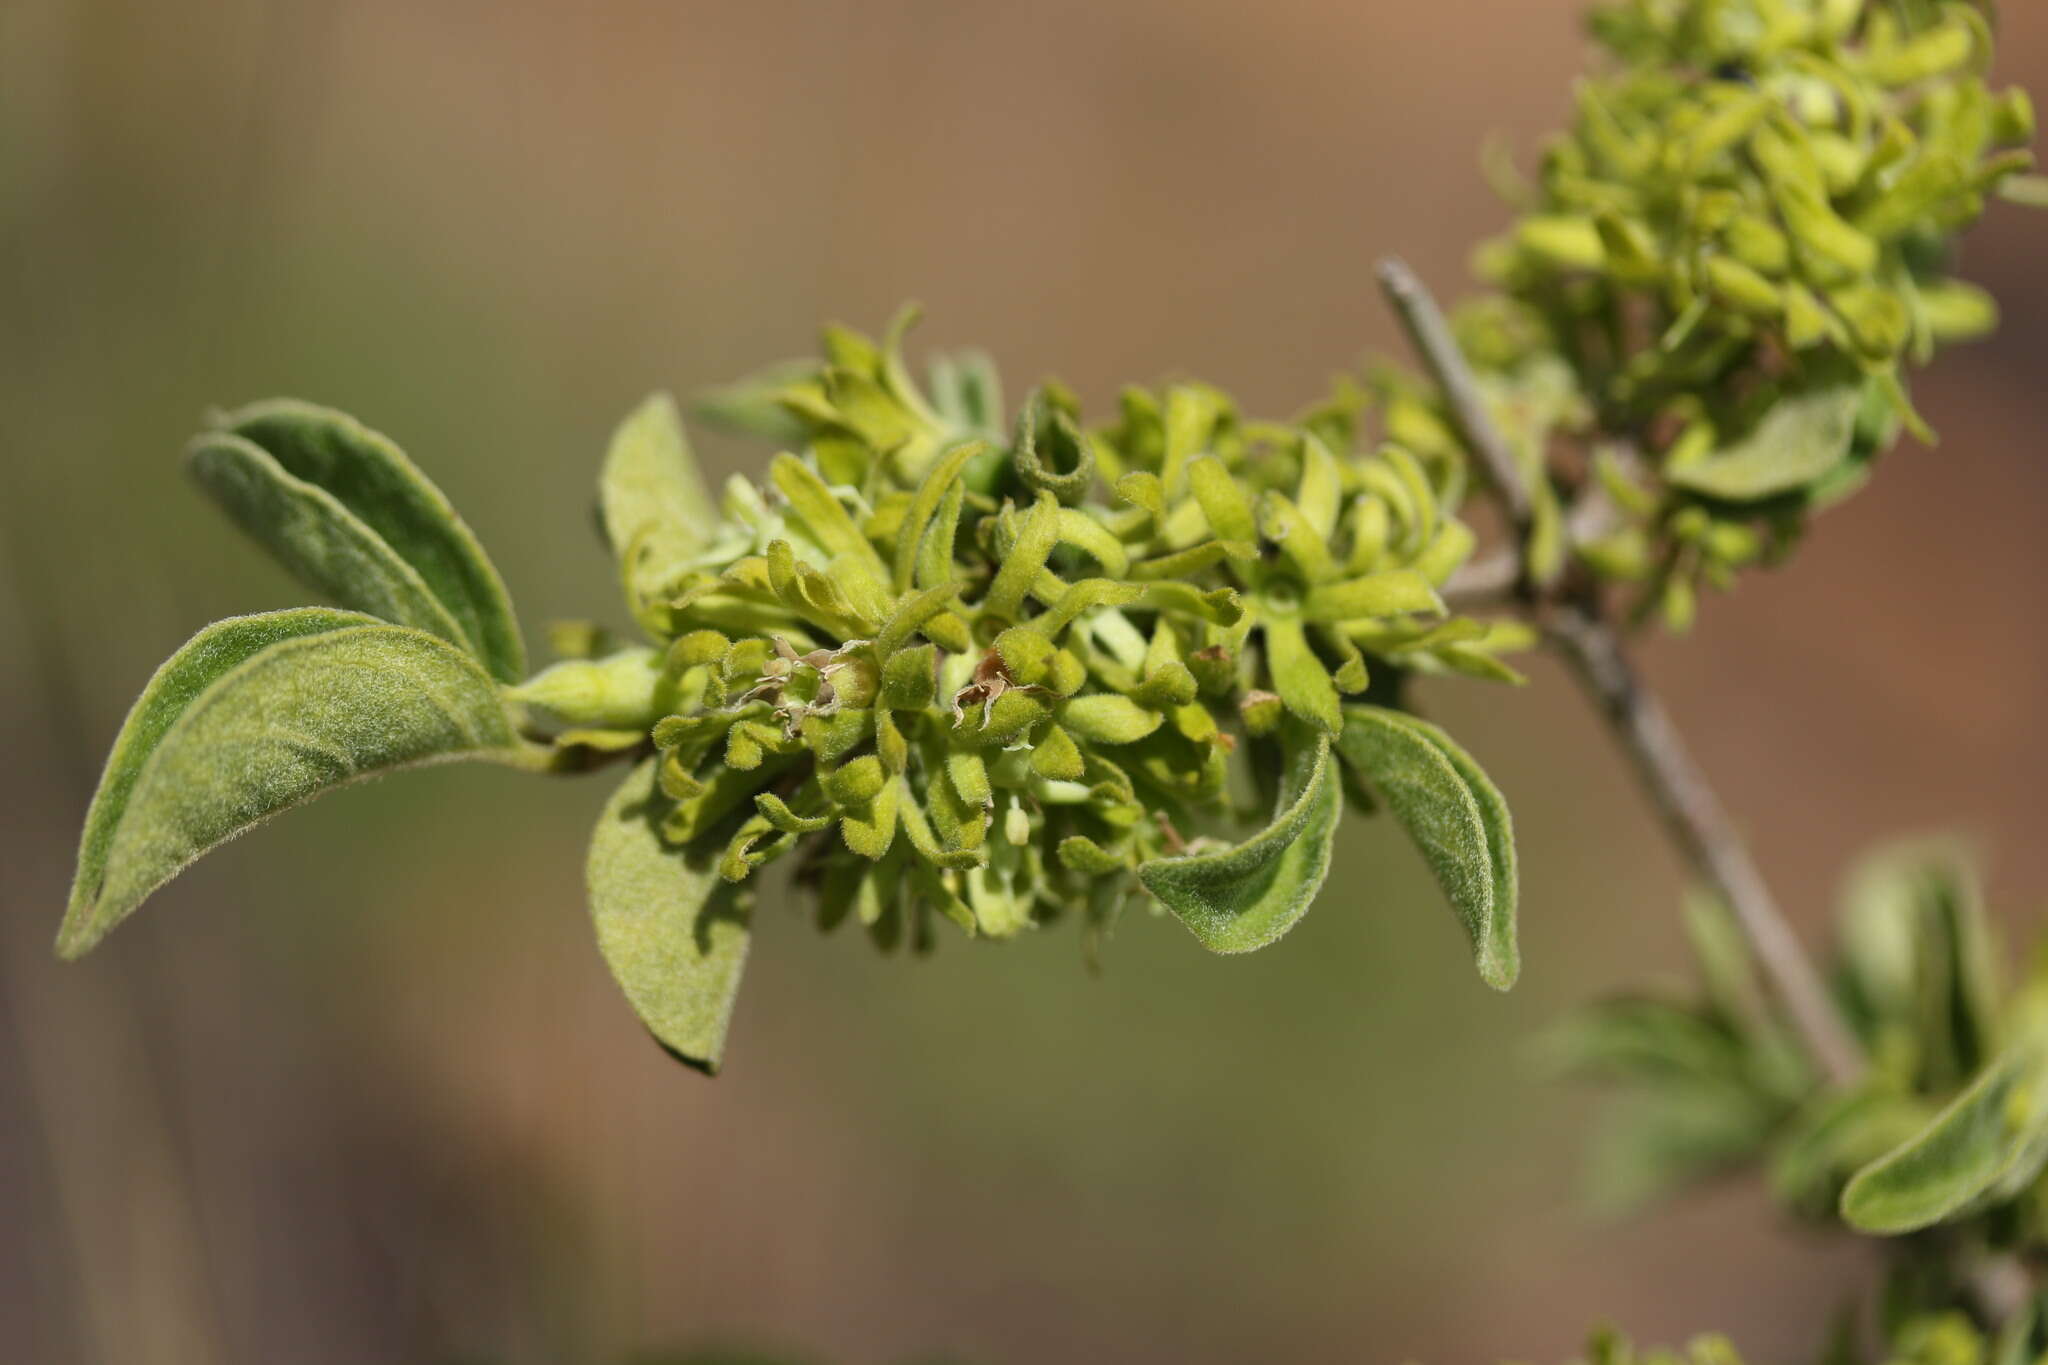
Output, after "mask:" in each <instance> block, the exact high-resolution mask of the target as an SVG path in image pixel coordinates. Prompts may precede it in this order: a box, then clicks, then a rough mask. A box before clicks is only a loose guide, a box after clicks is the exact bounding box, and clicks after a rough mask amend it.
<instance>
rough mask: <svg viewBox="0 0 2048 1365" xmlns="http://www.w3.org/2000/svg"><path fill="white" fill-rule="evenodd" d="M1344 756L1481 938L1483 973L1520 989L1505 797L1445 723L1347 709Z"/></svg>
mask: <svg viewBox="0 0 2048 1365" xmlns="http://www.w3.org/2000/svg"><path fill="white" fill-rule="evenodd" d="M1337 746H1338V751H1339V752H1340V753H1341V754H1342V755H1343V756H1344V759H1345V760H1346V761H1347V762H1349V763H1350V764H1351V765H1352V766H1353V767H1354V768H1356V769H1357V770H1358V771H1359V772H1360V773H1361V774H1363V775H1364V776H1365V777H1366V779H1367V780H1368V781H1370V782H1371V783H1372V785H1373V786H1374V787H1375V788H1377V789H1378V791H1379V793H1380V795H1381V796H1382V797H1384V798H1385V800H1386V803H1387V808H1388V809H1389V810H1391V811H1393V813H1394V817H1395V818H1396V819H1398V820H1399V821H1400V822H1401V824H1402V826H1403V827H1404V828H1405V829H1406V830H1407V831H1408V836H1409V838H1411V839H1413V840H1414V841H1415V846H1416V847H1417V848H1418V849H1420V850H1421V851H1422V856H1423V858H1424V859H1425V860H1426V861H1427V862H1428V863H1429V866H1430V870H1431V871H1432V872H1434V873H1435V874H1436V879H1437V884H1438V885H1440V886H1441V887H1443V890H1444V895H1445V896H1447V897H1449V898H1450V902H1451V907H1452V908H1453V909H1454V910H1456V911H1457V912H1458V918H1459V920H1460V921H1461V922H1462V923H1463V924H1464V926H1465V932H1466V934H1467V935H1468V936H1470V938H1471V940H1472V954H1473V959H1474V961H1475V962H1476V963H1477V965H1478V967H1479V975H1480V977H1481V978H1482V979H1483V980H1484V981H1485V982H1486V984H1487V985H1489V986H1492V987H1493V988H1494V989H1495V990H1502V991H1504V990H1506V989H1508V987H1510V986H1512V985H1514V984H1515V977H1516V975H1517V974H1518V973H1519V972H1520V971H1521V955H1520V952H1519V950H1518V949H1517V947H1516V944H1515V900H1516V896H1517V894H1518V891H1517V882H1516V873H1515V831H1514V821H1513V819H1512V818H1511V817H1510V816H1509V814H1508V806H1507V802H1506V801H1505V800H1504V799H1502V797H1501V794H1500V791H1499V789H1498V788H1496V787H1495V786H1494V785H1493V783H1492V782H1491V781H1490V780H1489V779H1488V778H1487V776H1486V774H1485V773H1484V772H1482V771H1481V770H1480V768H1479V765H1478V764H1477V763H1474V762H1473V761H1472V759H1471V757H1470V756H1469V755H1467V754H1466V753H1465V751H1464V750H1463V749H1461V748H1459V747H1458V746H1457V745H1456V744H1455V743H1453V742H1452V740H1451V738H1450V736H1448V735H1446V734H1445V733H1444V732H1443V731H1442V730H1439V729H1438V728H1437V727H1436V726H1434V725H1431V724H1429V723H1427V722H1426V721H1420V720H1417V719H1416V718H1415V717H1413V716H1410V715H1407V714H1406V713H1404V712H1400V711H1390V710H1386V709H1385V708H1382V707H1377V706H1351V707H1346V708H1345V710H1344V729H1343V731H1342V732H1341V733H1340V734H1339V735H1338V738H1337Z"/></svg>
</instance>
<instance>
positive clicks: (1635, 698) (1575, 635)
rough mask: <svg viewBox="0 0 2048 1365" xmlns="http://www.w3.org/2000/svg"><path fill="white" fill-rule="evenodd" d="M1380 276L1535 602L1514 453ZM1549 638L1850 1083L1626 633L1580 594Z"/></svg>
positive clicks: (1789, 941)
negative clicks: (1472, 457)
mask: <svg viewBox="0 0 2048 1365" xmlns="http://www.w3.org/2000/svg"><path fill="white" fill-rule="evenodd" d="M1380 284H1381V287H1382V289H1383V290H1384V291H1385V293H1386V296H1387V299H1388V301H1389V302H1390V303H1391V304H1392V305H1393V307H1394V310H1395V312H1397V313H1398V314H1399V315H1400V318H1401V322H1402V325H1403V326H1404V327H1405V328H1406V330H1407V332H1408V337H1409V340H1410V341H1411V342H1413V343H1414V346H1415V349H1416V351H1417V352H1418V353H1419V354H1420V356H1421V357H1422V362H1423V364H1424V366H1425V367H1426V368H1427V369H1428V370H1429V372H1430V374H1431V375H1432V377H1434V378H1435V380H1436V382H1437V385H1438V387H1439V388H1441V389H1442V390H1443V394H1444V399H1445V402H1446V403H1447V404H1448V405H1449V407H1450V412H1451V420H1452V422H1453V424H1454V425H1455V426H1456V427H1457V428H1458V431H1459V434H1460V435H1462V436H1463V437H1464V439H1465V441H1466V443H1467V444H1468V445H1469V446H1470V448H1471V449H1472V450H1473V451H1474V452H1475V453H1476V454H1477V455H1478V456H1479V460H1480V463H1481V464H1482V465H1483V466H1484V467H1485V469H1486V472H1487V475H1488V477H1489V479H1490V480H1491V481H1492V483H1493V486H1494V489H1495V491H1496V492H1497V493H1498V495H1499V497H1500V500H1501V506H1502V508H1503V510H1505V512H1506V513H1507V517H1508V522H1509V525H1510V527H1511V528H1512V530H1513V532H1514V536H1515V545H1514V548H1515V551H1516V553H1515V560H1516V562H1517V564H1518V565H1520V566H1522V568H1521V569H1519V570H1518V572H1517V574H1516V579H1517V581H1518V587H1519V595H1520V596H1521V597H1522V599H1523V600H1524V602H1525V603H1527V604H1528V605H1529V606H1530V607H1532V608H1534V607H1536V606H1538V605H1540V603H1539V602H1538V599H1537V594H1536V593H1535V591H1534V589H1533V585H1531V584H1530V583H1529V581H1528V579H1527V576H1526V564H1527V555H1526V554H1525V553H1523V552H1524V551H1525V550H1526V547H1527V543H1528V538H1529V531H1530V525H1531V520H1530V507H1531V502H1530V497H1529V490H1528V488H1527V487H1526V486H1525V485H1524V483H1523V482H1522V472H1521V468H1520V466H1519V465H1518V464H1517V462H1516V460H1515V458H1514V452H1513V451H1512V450H1510V449H1509V448H1508V445H1507V442H1506V441H1505V440H1504V439H1503V438H1502V436H1501V434H1500V431H1499V429H1498V428H1497V427H1495V426H1494V424H1493V420H1492V418H1491V417H1490V416H1489V415H1488V414H1487V411H1486V406H1485V403H1484V402H1483V401H1482V399H1481V397H1480V394H1479V386H1478V384H1477V383H1476V381H1475V380H1474V378H1473V375H1472V370H1471V367H1470V366H1469V365H1467V364H1466V362H1465V357H1464V355H1463V353H1462V352H1460V351H1459V349H1458V345H1457V342H1456V341H1455V340H1454V339H1453V338H1452V336H1451V331H1450V328H1449V326H1448V325H1447V324H1446V323H1445V322H1444V317H1443V313H1442V312H1441V310H1439V309H1438V307H1437V305H1436V301H1435V300H1434V299H1433V298H1431V297H1430V293H1429V290H1428V288H1427V286H1425V285H1424V284H1423V283H1422V281H1421V280H1420V279H1419V278H1417V277H1416V275H1415V272H1414V271H1412V270H1410V269H1409V268H1408V267H1407V266H1406V265H1403V264H1402V263H1401V262H1399V261H1387V262H1385V263H1383V264H1382V265H1381V266H1380ZM1546 638H1547V639H1548V640H1549V641H1550V643H1551V644H1552V646H1553V647H1554V648H1555V649H1557V651H1558V652H1559V653H1560V654H1562V655H1563V656H1564V658H1565V660H1566V661H1567V662H1568V663H1569V664H1570V665H1571V666H1572V672H1573V674H1574V676H1576V677H1577V678H1578V680H1579V682H1580V684H1581V685H1582V686H1583V687H1584V688H1585V689H1586V691H1587V693H1588V694H1589V695H1590V696H1591V697H1592V698H1593V699H1594V700H1595V701H1596V702H1597V703H1598V704H1599V707H1600V710H1601V713H1602V715H1603V716H1605V717H1606V719H1607V722H1608V725H1609V727H1610V728H1611V729H1612V730H1613V732H1614V734H1615V736H1616V738H1617V739H1619V740H1620V741H1621V744H1622V747H1623V748H1625V749H1626V750H1627V751H1628V754H1629V757H1630V759H1631V760H1633V762H1634V764H1635V768H1636V772H1637V775H1638V776H1639V777H1641V779H1642V782H1643V786H1644V788H1645V789H1646V790H1647V791H1648V793H1649V795H1650V798H1651V801H1652V803H1653V804H1654V805H1655V806H1656V808H1657V811H1658V813H1659V814H1660V815H1661V816H1663V818H1664V823H1665V825H1666V827H1667V828H1668V829H1669V830H1670V832H1671V835H1672V838H1673V839H1674V840H1675V841H1676V843H1677V844H1678V846H1679V848H1680V849H1682V850H1683V851H1684V853H1685V855H1686V857H1687V858H1688V859H1689V860H1690V861H1691V862H1692V864H1693V866H1694V868H1695V870H1696V871H1697V872H1698V874H1699V875H1700V876H1701V877H1703V878H1704V879H1705V880H1706V881H1707V882H1708V884H1709V885H1711V886H1712V887H1713V888H1714V889H1715V890H1716V891H1717V892H1718V893H1719V894H1720V896H1721V898H1722V900H1723V901H1725V902H1726V903H1727V905H1728V907H1729V909H1730V910H1731V911H1733V912H1734V914H1735V917H1736V920H1737V922H1738V923H1739V924H1740V925H1741V926H1742V929H1743V932H1744V933H1745V934H1746V935H1747V936H1748V938H1749V942H1750V947H1751V948H1752V950H1753V951H1754V952H1755V953H1756V956H1757V960H1758V961H1759V962H1760V963H1761V964H1762V965H1763V969H1764V972H1765V974H1766V975H1767V976H1769V978H1770V980H1771V984H1772V986H1773V987H1774V989H1775V990H1776V991H1777V994H1778V998H1779V999H1780V1000H1781V1001H1782V1002H1783V1003H1784V1005H1785V1009H1786V1012H1787V1013H1788V1014H1789V1015H1790V1016H1791V1020H1792V1023H1793V1026H1794V1027H1795V1028H1797V1029H1798V1031H1799V1034H1800V1036H1801V1037H1802V1038H1803V1039H1804V1040H1805V1043H1806V1046H1807V1048H1808V1049H1809V1050H1810V1051H1811V1052H1812V1054H1813V1057H1814V1059H1815V1060H1816V1061H1817V1062H1818V1063H1819V1064H1820V1066H1821V1067H1822V1068H1823V1069H1824V1070H1825V1071H1826V1072H1827V1074H1828V1076H1829V1077H1830V1078H1831V1079H1832V1080H1834V1081H1835V1082H1837V1083H1843V1082H1847V1081H1849V1080H1852V1079H1854V1078H1855V1076H1856V1074H1857V1073H1858V1072H1859V1071H1860V1070H1861V1069H1862V1063H1861V1060H1860V1054H1859V1051H1858V1049H1857V1047H1856V1044H1855V1042H1854V1040H1853V1039H1851V1038H1850V1036H1849V1033H1848V1030H1847V1029H1846V1028H1845V1027H1844V1026H1843V1023H1842V1019H1841V1017H1840V1015H1838V1014H1837V1013H1836V1012H1835V1009H1834V1006H1833V1004H1832V1003H1831V1002H1830V1001H1829V999H1828V994H1827V990H1826V988H1825V987H1824V986H1823V985H1822V983H1821V979H1820V975H1819V973H1817V972H1816V971H1815V970H1814V968H1813V964H1812V962H1811V961H1810V960H1809V959H1808V958H1807V956H1806V952H1805V950H1804V949H1803V948H1802V947H1801V946H1800V944H1799V939H1798V936H1797V935H1796V934H1794V933H1793V932H1792V927H1791V924H1790V923H1789V922H1788V921H1787V920H1786V918H1785V915H1784V912H1783V911H1781V910H1780V909H1779V908H1778V904H1777V901H1776V900H1775V899H1774V898H1773V897H1772V895H1771V891H1770V887H1769V886H1768V885H1766V884H1765V882H1764V879H1763V874H1762V873H1761V872H1760V871H1759V870H1758V869H1757V865H1756V862H1755V860H1754V859H1753V858H1751V857H1750V855H1749V850H1748V848H1747V847H1746V846H1745V845H1744V844H1743V842H1742V837H1741V835H1739V834H1738V833H1737V832H1736V830H1735V826H1734V824H1733V822H1731V821H1730V820H1729V818H1728V813H1727V811H1726V810H1725V809H1724V808H1723V807H1722V805H1721V802H1720V799H1719V798H1718V797H1717V796H1716V795H1715V794H1714V789H1713V788H1712V786H1710V785H1709V784H1708V782H1707V779H1706V776H1705V775H1704V774H1703V773H1702V772H1701V771H1700V768H1699V765H1698V764H1697V763H1695V762H1694V761H1693V759H1692V755H1691V754H1690V753H1689V752H1688V751H1687V750H1686V747H1685V743H1684V741H1683V740H1682V739H1681V738H1680V737H1679V734H1678V730H1677V728H1676V727H1675V726H1674V725H1673V724H1672V722H1671V717H1670V714H1669V713H1668V712H1667V711H1665V709H1664V706H1663V703H1661V702H1660V701H1658V699H1657V697H1656V695H1655V694H1654V693H1652V692H1651V691H1650V690H1649V688H1648V687H1647V686H1646V685H1645V684H1644V682H1643V680H1642V679H1641V677H1640V676H1638V675H1637V673H1636V671H1635V669H1634V667H1633V665H1631V664H1630V662H1629V659H1628V654H1627V652H1626V650H1625V649H1624V648H1623V647H1622V642H1621V637H1620V636H1619V635H1618V634H1617V633H1616V632H1615V630H1614V629H1613V627H1612V626H1610V625H1609V624H1608V623H1607V622H1606V620H1605V619H1604V618H1603V617H1602V616H1601V615H1600V612H1599V607H1598V603H1597V600H1596V599H1593V598H1592V597H1590V596H1588V595H1580V596H1577V597H1575V598H1574V599H1572V600H1568V601H1564V602H1561V603H1559V604H1558V609H1557V611H1556V612H1555V613H1554V614H1553V617H1552V619H1551V620H1550V621H1549V622H1548V623H1547V631H1546Z"/></svg>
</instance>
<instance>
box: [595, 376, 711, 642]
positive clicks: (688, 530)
mask: <svg viewBox="0 0 2048 1365" xmlns="http://www.w3.org/2000/svg"><path fill="white" fill-rule="evenodd" d="M598 498H599V510H600V512H601V513H602V515H603V517H604V531H605V536H606V538H607V539H609V540H610V541H611V545H612V549H613V551H614V552H615V553H616V554H617V555H618V557H619V574H620V577H621V579H622V580H623V581H624V583H625V587H626V596H627V600H628V601H630V602H632V603H633V604H634V606H635V608H636V609H637V608H638V606H639V605H640V604H641V603H643V602H645V601H647V600H649V599H650V598H654V597H657V596H659V595H661V594H662V593H664V592H665V591H667V590H668V589H669V588H670V587H672V586H673V585H674V583H675V581H676V579H677V578H679V577H681V576H682V574H683V573H684V571H685V570H686V569H687V567H688V566H689V564H690V562H691V560H692V559H693V558H694V557H695V556H696V555H697V554H698V553H699V552H700V551H702V550H703V548H704V546H705V545H706V544H707V543H708V542H709V541H710V539H711V537H712V536H713V535H714V534H715V533H716V531H717V529H718V524H719V515H718V508H717V506H716V505H715V504H714V503H713V502H712V500H711V494H710V491H709V490H708V489H706V488H705V486H704V476H703V475H702V474H701V473H699V472H698V469H697V461H696V459H695V458H694V457H693V456H692V455H691V454H690V442H689V439H688V437H686V436H685V435H684V434H683V419H682V415H681V414H680V413H679V412H677V411H676V400H675V399H673V398H671V397H669V395H667V394H665V393H657V394H655V395H654V396H652V397H651V398H649V399H647V400H646V401H645V402H643V403H642V404H641V405H640V406H639V407H637V408H635V409H633V411H632V412H631V413H629V414H627V416H626V420H625V421H623V422H621V423H619V425H618V429H617V430H616V431H614V432H613V433H612V440H611V445H610V447H609V448H608V449H607V450H606V451H605V457H604V472H603V473H602V475H600V476H599V479H598Z"/></svg>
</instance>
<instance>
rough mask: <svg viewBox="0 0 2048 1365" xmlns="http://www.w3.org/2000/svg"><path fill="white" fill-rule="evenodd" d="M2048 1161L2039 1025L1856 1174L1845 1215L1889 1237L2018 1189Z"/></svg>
mask: <svg viewBox="0 0 2048 1365" xmlns="http://www.w3.org/2000/svg"><path fill="white" fill-rule="evenodd" d="M2044 1162H2048V1046H2044V1038H2043V1033H2042V1028H2041V1025H2040V1024H2039V1023H2038V1022H2036V1023H2034V1024H2032V1025H2030V1026H2029V1027H2028V1028H2027V1029H2026V1031H2025V1032H2024V1033H2023V1034H2022V1035H2021V1036H2020V1037H2019V1038H2018V1039H2016V1040H2015V1041H2014V1043H2013V1044H2012V1045H2011V1046H2010V1047H2008V1048H2007V1049H2006V1051H2005V1052H2003V1053H2001V1054H2000V1055H1999V1056H1998V1057H1997V1058H1996V1059H1995V1060H1994V1061H1993V1062H1992V1063H1991V1064H1990V1065H1989V1066H1987V1067H1986V1068H1985V1069H1984V1072H1983V1074H1982V1075H1980V1076H1978V1077H1977V1079H1976V1080H1975V1081H1974V1082H1973V1083H1972V1084H1971V1085H1970V1087H1969V1088H1968V1089H1967V1090H1965V1091H1964V1092H1963V1093H1962V1094H1961V1095H1959V1096H1957V1097H1956V1100H1955V1102H1954V1103H1952V1104H1950V1105H1949V1107H1948V1108H1946V1109H1944V1110H1943V1111H1942V1112H1941V1113H1940V1114H1938V1115H1936V1116H1935V1118H1934V1120H1933V1122H1931V1123H1930V1124H1929V1125H1928V1126H1927V1127H1926V1128H1925V1129H1923V1130H1922V1131H1921V1132H1920V1133H1919V1134H1918V1135H1916V1136H1915V1137H1913V1138H1912V1139H1911V1140H1909V1141H1908V1142H1906V1143H1905V1144H1904V1145H1902V1146H1900V1147H1898V1148H1896V1149H1895V1150H1893V1151H1892V1152H1890V1153H1889V1154H1887V1155H1886V1156H1884V1157H1881V1158H1880V1159H1878V1160H1877V1161H1875V1162H1872V1163H1871V1164H1870V1165H1868V1166H1865V1167H1864V1168H1863V1169H1862V1170H1860V1171H1858V1172H1857V1173H1856V1175H1855V1177H1854V1178H1853V1179H1852V1180H1850V1182H1849V1184H1848V1187H1847V1188H1846V1189H1844V1190H1843V1191H1842V1217H1843V1218H1844V1219H1846V1220H1847V1221H1848V1223H1849V1224H1850V1226H1852V1227H1854V1228H1856V1229H1858V1230H1860V1231H1863V1232H1869V1233H1877V1234H1881V1235H1891V1234H1896V1233H1902V1232H1912V1231H1914V1230H1915V1229H1918V1228H1924V1227H1929V1226H1932V1225H1933V1224H1935V1223H1940V1222H1944V1221H1946V1220H1948V1219H1950V1218H1952V1217H1954V1216H1956V1215H1957V1214H1959V1213H1964V1212H1968V1211H1970V1210H1973V1209H1975V1208H1977V1207H1979V1206H1981V1205H1982V1204H1983V1203H1985V1202H1989V1201H1993V1200H1997V1199H2002V1198H2006V1197H2009V1196H2010V1195H2013V1194H2015V1193H2017V1192H2018V1191H2019V1190H2020V1189H2021V1188H2023V1187H2024V1186H2025V1185H2026V1184H2027V1182H2029V1181H2031V1180H2032V1179H2033V1178H2034V1177H2035V1176H2036V1175H2038V1174H2040V1171H2041V1167H2042V1165H2043V1163H2044Z"/></svg>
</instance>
